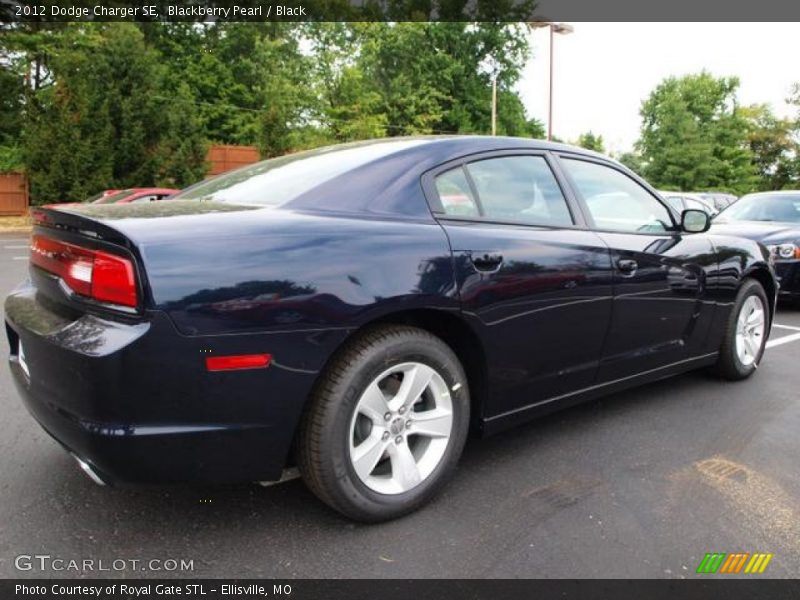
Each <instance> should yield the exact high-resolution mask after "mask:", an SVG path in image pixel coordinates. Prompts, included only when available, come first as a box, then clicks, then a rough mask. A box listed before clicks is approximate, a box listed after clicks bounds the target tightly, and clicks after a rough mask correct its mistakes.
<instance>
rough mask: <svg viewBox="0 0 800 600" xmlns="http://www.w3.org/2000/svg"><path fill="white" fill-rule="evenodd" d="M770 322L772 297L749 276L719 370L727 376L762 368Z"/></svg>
mask: <svg viewBox="0 0 800 600" xmlns="http://www.w3.org/2000/svg"><path fill="white" fill-rule="evenodd" d="M768 324H769V301H768V300H767V295H766V293H765V292H764V288H763V287H762V285H761V284H760V283H759V282H758V281H756V280H755V279H748V280H746V281H745V282H744V283H743V284H742V287H741V288H740V289H739V293H738V294H737V296H736V302H735V303H734V306H733V310H732V311H731V314H730V317H728V324H727V328H726V330H725V337H724V339H723V341H722V345H721V346H720V352H719V358H718V359H717V365H716V370H717V372H718V373H719V374H720V375H722V376H723V377H725V378H726V379H731V380H738V379H745V378H747V377H749V376H750V375H752V374H753V372H754V371H755V370H756V369H757V368H758V363H759V362H760V361H761V357H762V356H763V355H764V349H765V346H766V342H767V331H768Z"/></svg>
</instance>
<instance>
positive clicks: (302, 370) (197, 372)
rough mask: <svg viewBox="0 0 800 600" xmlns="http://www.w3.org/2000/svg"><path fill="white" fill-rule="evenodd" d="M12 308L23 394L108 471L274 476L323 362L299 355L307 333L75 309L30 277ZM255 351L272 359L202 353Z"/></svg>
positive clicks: (48, 425) (81, 453)
mask: <svg viewBox="0 0 800 600" xmlns="http://www.w3.org/2000/svg"><path fill="white" fill-rule="evenodd" d="M5 312H6V330H7V333H8V338H9V345H10V348H11V356H10V359H9V363H10V367H11V372H12V375H13V379H14V382H15V384H16V387H17V389H18V390H19V393H20V396H21V397H22V400H23V402H24V403H25V406H26V407H27V409H28V410H29V411H30V413H31V414H32V415H33V416H34V417H35V419H36V420H37V421H38V422H39V423H40V424H41V426H42V427H43V428H44V429H45V430H46V431H47V432H48V433H49V434H50V435H51V436H52V437H54V438H55V439H56V440H58V441H59V442H60V443H61V444H62V445H63V446H64V447H66V448H67V450H68V451H69V452H71V453H72V454H74V455H75V456H76V457H77V458H79V459H80V460H82V461H84V462H86V463H88V465H89V466H90V467H91V468H92V469H93V470H94V471H95V473H96V474H97V475H98V476H99V477H100V479H102V480H103V481H104V482H109V483H111V482H134V483H166V482H237V481H254V480H274V479H278V478H279V477H280V475H281V472H282V470H283V468H284V467H285V466H286V463H287V457H288V455H289V450H290V447H291V442H292V438H293V434H294V429H295V426H296V423H297V421H298V419H299V416H300V413H301V411H302V407H303V404H304V401H305V398H306V397H307V395H308V392H309V390H310V387H311V385H312V384H313V381H314V379H315V376H316V373H317V372H318V370H319V368H320V367H321V365H322V360H321V359H320V360H319V361H318V363H317V364H311V363H310V362H309V361H305V362H304V361H302V360H300V361H299V362H296V363H293V362H292V358H291V357H292V356H300V355H302V353H303V348H304V347H307V346H308V341H307V339H308V334H307V333H305V334H298V333H279V334H259V335H247V336H244V335H242V336H239V335H237V336H210V337H208V336H205V337H192V336H184V335H181V334H180V333H178V332H177V331H176V329H175V327H174V326H173V324H172V322H171V321H170V319H169V318H168V317H167V316H166V315H165V314H164V313H160V312H153V313H150V314H148V315H147V320H146V322H139V323H128V324H126V323H119V322H116V321H114V322H112V321H109V320H104V319H100V318H97V317H93V316H89V315H83V316H81V317H79V318H77V319H75V320H68V319H64V318H62V317H60V316H59V315H58V314H56V312H53V311H52V310H50V309H49V308H47V307H45V306H44V305H43V304H42V303H41V302H40V300H38V299H37V296H36V293H35V289H34V288H32V287H30V286H23V287H21V288H19V289H18V290H16V291H15V292H14V293H12V294H11V295H10V296H9V298H8V299H7V300H6V305H5ZM20 344H21V346H22V348H24V359H23V361H24V362H21V361H20V353H19V350H20ZM276 348H280V351H278V350H276ZM317 349H318V350H319V349H320V348H319V347H318V348H317ZM255 352H273V353H275V356H276V357H277V359H276V360H275V361H274V362H273V364H271V365H270V366H269V368H266V369H250V370H243V371H230V372H208V371H207V370H206V369H205V356H208V355H226V354H246V353H255ZM307 353H308V354H313V352H307ZM281 360H283V362H281ZM298 360H299V359H298ZM287 364H288V365H290V366H288V367H287V366H285V365H287ZM26 371H27V372H26Z"/></svg>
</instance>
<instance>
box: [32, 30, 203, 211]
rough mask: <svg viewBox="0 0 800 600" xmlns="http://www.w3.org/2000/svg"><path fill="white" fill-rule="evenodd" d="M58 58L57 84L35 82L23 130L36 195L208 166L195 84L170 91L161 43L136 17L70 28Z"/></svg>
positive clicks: (54, 60) (89, 190) (152, 179)
mask: <svg viewBox="0 0 800 600" xmlns="http://www.w3.org/2000/svg"><path fill="white" fill-rule="evenodd" d="M48 66H49V69H50V77H51V78H52V84H50V85H47V86H41V87H40V88H39V89H38V90H32V91H31V93H30V98H29V102H28V106H27V107H26V118H25V126H24V130H23V134H22V149H23V158H24V161H25V165H26V167H27V170H28V172H29V176H30V180H31V194H32V197H33V198H34V200H35V201H37V202H52V201H57V200H68V201H80V200H82V199H84V198H86V197H87V196H89V195H91V194H93V193H95V192H96V191H97V190H99V189H103V188H107V187H112V186H113V187H133V186H147V185H153V184H155V183H157V182H167V181H169V182H172V183H173V184H175V185H183V184H185V183H188V182H189V181H191V180H194V179H196V178H197V177H198V176H199V175H201V174H202V172H203V168H202V167H203V164H204V161H205V156H204V155H203V154H202V152H201V151H200V149H201V147H202V144H203V140H204V136H203V133H202V130H201V128H200V127H199V125H198V123H197V121H196V116H195V113H194V110H193V109H192V108H191V103H192V102H193V100H190V98H189V95H188V94H187V91H186V89H183V88H178V89H177V90H176V91H175V92H173V93H170V92H169V88H168V87H167V86H166V85H165V83H166V82H165V76H164V75H165V73H164V69H163V68H162V66H161V64H160V57H159V54H158V52H157V51H155V50H154V49H153V48H152V47H150V46H148V45H147V44H146V43H145V40H144V36H143V34H142V32H141V31H140V30H139V29H138V28H137V27H136V26H135V25H133V24H129V23H106V24H89V25H80V26H76V27H70V28H67V29H65V30H64V31H63V32H62V36H61V39H60V40H59V43H58V44H56V45H55V46H54V47H53V49H52V53H51V55H50V56H49V60H48ZM179 160H184V161H186V162H185V163H184V164H181V165H178V161H179Z"/></svg>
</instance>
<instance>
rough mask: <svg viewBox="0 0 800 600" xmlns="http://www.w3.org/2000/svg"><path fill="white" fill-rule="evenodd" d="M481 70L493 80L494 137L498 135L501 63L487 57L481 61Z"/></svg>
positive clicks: (489, 56) (491, 57)
mask: <svg viewBox="0 0 800 600" xmlns="http://www.w3.org/2000/svg"><path fill="white" fill-rule="evenodd" d="M480 68H481V69H482V70H483V71H484V72H488V73H489V77H490V78H491V79H492V135H497V76H498V75H499V74H500V61H498V60H497V59H496V58H495V57H494V56H491V55H487V56H486V57H484V59H483V60H482V61H481V64H480Z"/></svg>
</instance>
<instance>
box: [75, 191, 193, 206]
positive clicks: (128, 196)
mask: <svg viewBox="0 0 800 600" xmlns="http://www.w3.org/2000/svg"><path fill="white" fill-rule="evenodd" d="M178 192H179V190H175V189H172V188H130V189H127V190H117V191H115V193H112V194H104V195H103V196H101V197H100V198H97V199H96V200H92V201H91V202H92V204H130V203H132V202H136V203H140V202H155V201H157V200H163V199H164V198H167V197H168V196H172V194H177V193H178Z"/></svg>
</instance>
